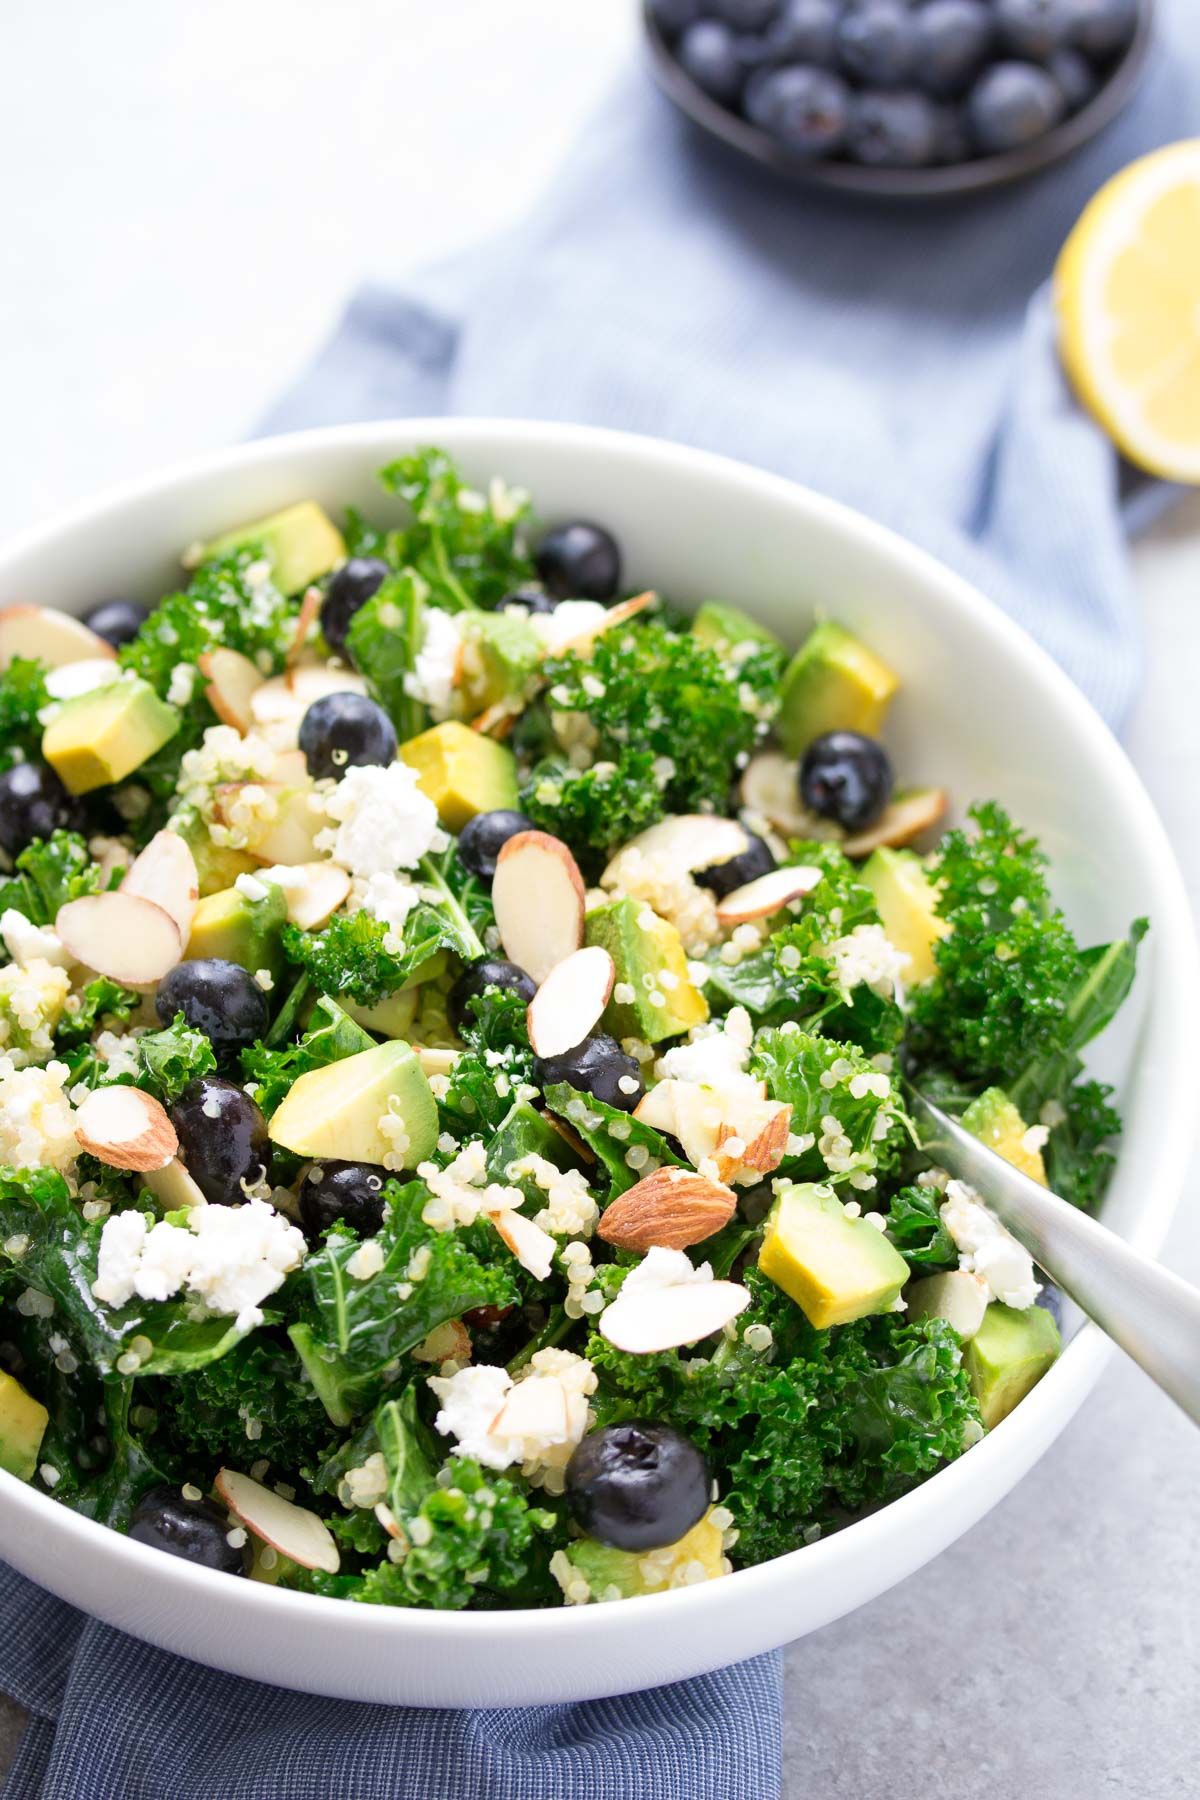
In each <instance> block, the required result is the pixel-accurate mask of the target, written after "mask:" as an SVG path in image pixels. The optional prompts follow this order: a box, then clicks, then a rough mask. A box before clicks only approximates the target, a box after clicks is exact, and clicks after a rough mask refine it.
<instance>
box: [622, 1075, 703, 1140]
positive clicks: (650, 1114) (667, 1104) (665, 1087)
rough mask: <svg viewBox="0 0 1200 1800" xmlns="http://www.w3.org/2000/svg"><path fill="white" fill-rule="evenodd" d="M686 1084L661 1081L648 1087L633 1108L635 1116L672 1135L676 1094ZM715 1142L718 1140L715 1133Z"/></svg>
mask: <svg viewBox="0 0 1200 1800" xmlns="http://www.w3.org/2000/svg"><path fill="white" fill-rule="evenodd" d="M684 1085H685V1084H684V1083H683V1082H682V1081H659V1082H656V1083H655V1085H654V1086H653V1087H652V1088H648V1089H647V1091H646V1092H645V1093H644V1094H643V1095H642V1097H641V1099H640V1100H639V1101H638V1103H637V1105H636V1106H635V1107H634V1109H633V1116H634V1118H635V1119H637V1120H638V1121H639V1122H640V1123H641V1124H642V1125H649V1126H650V1127H651V1129H652V1130H654V1131H668V1132H670V1133H671V1135H672V1137H674V1136H676V1135H677V1134H676V1131H675V1095H676V1092H677V1090H678V1089H679V1088H681V1087H683V1086H684ZM713 1142H714V1143H715V1142H716V1136H715V1134H714V1137H713Z"/></svg>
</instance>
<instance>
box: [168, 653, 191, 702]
mask: <svg viewBox="0 0 1200 1800" xmlns="http://www.w3.org/2000/svg"><path fill="white" fill-rule="evenodd" d="M196 675H197V669H196V665H195V663H186V662H181V663H176V664H175V667H174V668H173V669H172V670H171V679H170V682H169V683H168V685H167V703H168V705H170V706H189V705H190V704H191V699H192V695H193V694H194V693H195V691H196Z"/></svg>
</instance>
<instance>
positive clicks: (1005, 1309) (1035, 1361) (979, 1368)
mask: <svg viewBox="0 0 1200 1800" xmlns="http://www.w3.org/2000/svg"><path fill="white" fill-rule="evenodd" d="M1061 1349H1062V1339H1061V1338H1060V1337H1059V1335H1058V1326H1057V1325H1056V1324H1055V1322H1054V1319H1053V1317H1052V1315H1051V1314H1050V1313H1048V1312H1047V1311H1046V1308H1045V1307H1044V1306H1027V1307H1026V1308H1025V1310H1024V1311H1023V1312H1017V1311H1016V1310H1015V1308H1013V1307H1011V1306H1002V1305H1001V1304H1000V1302H999V1301H998V1300H993V1302H992V1304H991V1305H990V1306H989V1307H988V1309H987V1311H986V1312H985V1313H984V1315H983V1323H982V1324H981V1325H980V1327H979V1330H978V1331H977V1332H976V1333H975V1336H974V1337H973V1338H972V1339H971V1341H970V1343H969V1344H967V1345H966V1347H965V1348H964V1350H963V1366H964V1368H965V1369H966V1371H967V1374H968V1375H969V1377H970V1380H971V1389H972V1392H973V1393H974V1395H975V1398H976V1400H977V1401H978V1402H979V1411H980V1414H981V1415H982V1418H983V1422H984V1424H985V1425H986V1426H987V1428H988V1430H989V1431H990V1430H991V1429H992V1426H993V1425H998V1424H999V1423H1000V1421H1001V1419H1007V1417H1008V1415H1009V1413H1010V1412H1011V1411H1012V1409H1013V1407H1014V1406H1016V1405H1017V1404H1018V1402H1019V1401H1021V1400H1023V1399H1024V1398H1025V1396H1026V1394H1027V1393H1029V1391H1030V1389H1031V1388H1034V1387H1036V1386H1037V1384H1038V1382H1039V1381H1040V1380H1041V1379H1042V1376H1043V1375H1044V1374H1045V1373H1046V1370H1047V1369H1048V1368H1049V1367H1050V1365H1051V1364H1052V1363H1053V1362H1054V1360H1055V1358H1056V1357H1057V1356H1058V1353H1059V1351H1060V1350H1061Z"/></svg>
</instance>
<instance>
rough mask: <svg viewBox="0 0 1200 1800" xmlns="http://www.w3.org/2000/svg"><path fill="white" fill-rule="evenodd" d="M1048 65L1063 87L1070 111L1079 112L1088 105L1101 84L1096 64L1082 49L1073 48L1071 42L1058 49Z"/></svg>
mask: <svg viewBox="0 0 1200 1800" xmlns="http://www.w3.org/2000/svg"><path fill="white" fill-rule="evenodd" d="M1046 67H1047V69H1048V70H1049V71H1050V74H1051V75H1053V77H1054V79H1055V81H1057V83H1058V85H1059V87H1060V88H1061V89H1062V95H1063V99H1064V100H1065V101H1066V103H1067V111H1068V112H1073V113H1074V112H1078V111H1079V110H1080V108H1081V107H1084V106H1086V105H1087V103H1088V101H1089V100H1090V99H1091V98H1092V97H1093V95H1094V94H1095V92H1096V90H1097V88H1098V87H1099V86H1100V77H1099V76H1098V75H1097V73H1096V70H1095V66H1094V64H1092V63H1091V62H1089V61H1088V58H1087V57H1086V56H1085V55H1084V54H1083V51H1082V50H1073V49H1072V48H1071V46H1070V44H1067V45H1065V46H1064V47H1063V49H1061V50H1056V51H1055V52H1054V55H1053V56H1052V57H1051V58H1050V60H1049V62H1048V63H1047V64H1046Z"/></svg>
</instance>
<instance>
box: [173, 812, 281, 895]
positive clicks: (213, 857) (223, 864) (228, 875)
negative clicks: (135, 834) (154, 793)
mask: <svg viewBox="0 0 1200 1800" xmlns="http://www.w3.org/2000/svg"><path fill="white" fill-rule="evenodd" d="M168 823H169V825H170V829H171V830H172V831H175V832H178V834H179V836H180V837H181V838H182V839H183V841H184V843H185V844H186V845H187V847H188V849H189V850H190V851H191V853H192V861H193V862H194V863H195V865H196V875H197V878H198V881H199V887H200V898H201V899H202V900H204V899H207V897H208V895H209V894H217V893H220V891H221V889H222V888H228V887H232V886H233V884H234V882H235V881H236V880H237V878H238V876H239V875H250V874H252V873H253V871H254V870H255V869H258V868H261V867H262V865H261V863H259V862H257V861H256V860H255V858H254V857H253V856H250V855H249V854H248V853H247V852H246V851H245V850H235V849H234V848H233V846H232V845H229V844H214V843H213V840H212V835H211V833H210V832H209V829H208V824H207V822H206V821H205V820H204V819H203V818H202V817H201V814H200V811H199V809H198V808H197V807H195V806H181V807H180V809H179V811H178V812H177V813H173V814H172V815H171V818H170V820H169V821H168Z"/></svg>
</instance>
